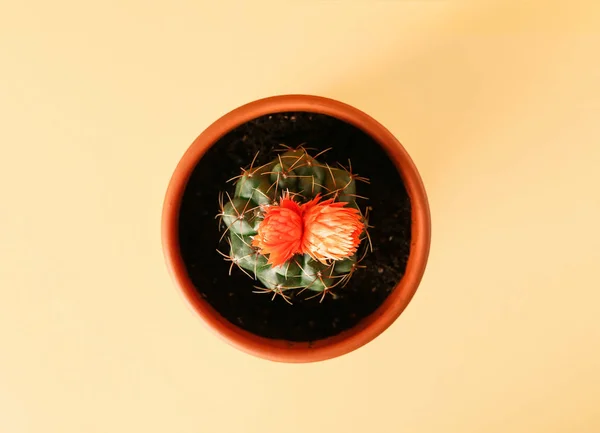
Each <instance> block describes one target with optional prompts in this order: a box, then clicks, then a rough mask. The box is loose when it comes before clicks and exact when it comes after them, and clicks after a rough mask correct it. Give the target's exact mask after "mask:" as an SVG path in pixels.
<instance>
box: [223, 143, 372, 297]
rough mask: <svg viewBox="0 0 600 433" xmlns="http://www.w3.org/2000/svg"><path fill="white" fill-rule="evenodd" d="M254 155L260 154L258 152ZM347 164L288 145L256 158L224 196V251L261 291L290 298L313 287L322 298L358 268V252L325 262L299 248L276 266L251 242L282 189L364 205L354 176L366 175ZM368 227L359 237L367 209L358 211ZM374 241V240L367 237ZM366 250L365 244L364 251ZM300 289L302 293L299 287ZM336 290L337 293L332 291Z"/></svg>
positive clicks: (303, 197)
mask: <svg viewBox="0 0 600 433" xmlns="http://www.w3.org/2000/svg"><path fill="white" fill-rule="evenodd" d="M255 159H256V158H255ZM351 170H352V169H351V166H350V168H349V169H345V168H344V167H342V166H340V167H339V168H334V167H330V166H329V165H327V164H321V163H320V162H318V161H317V160H316V159H315V158H314V157H312V156H310V155H309V154H308V152H307V151H306V149H304V148H303V147H299V148H296V149H288V150H287V151H285V152H283V153H282V154H279V155H278V157H277V158H276V159H274V160H273V161H271V162H270V163H268V164H265V165H263V166H260V167H254V161H253V162H252V164H251V165H250V167H249V168H248V169H245V170H243V171H242V173H241V174H240V175H239V176H237V177H236V178H234V179H232V180H235V192H234V195H233V197H231V196H230V195H229V194H226V198H227V199H226V200H224V197H222V198H221V203H220V213H219V215H218V216H220V217H221V222H222V224H221V227H224V228H225V230H224V233H223V236H228V244H229V251H228V253H227V254H225V253H222V255H224V256H225V257H226V258H227V260H229V261H231V266H232V267H233V265H236V266H237V267H239V268H240V269H241V270H242V271H243V272H245V273H246V274H247V275H249V276H250V277H251V278H253V279H255V280H258V281H259V282H260V283H262V285H263V286H262V287H261V286H256V289H257V292H259V293H272V294H273V297H275V296H277V295H281V296H282V297H283V298H284V299H285V300H286V301H288V302H289V299H290V298H289V296H288V295H287V294H286V292H288V293H289V291H291V290H298V291H299V292H301V291H304V290H310V291H312V292H314V293H315V295H313V296H311V297H315V296H319V295H321V296H320V297H321V300H322V299H323V298H324V297H325V295H326V294H327V293H330V294H332V295H333V292H331V289H333V288H335V287H342V286H344V285H345V284H346V283H347V282H348V280H349V279H350V277H351V276H352V274H353V273H354V272H355V271H356V270H357V269H358V268H360V267H361V266H360V264H359V262H360V259H359V257H358V254H359V253H358V252H357V253H356V254H354V255H353V256H351V257H345V258H343V259H340V260H337V261H332V262H327V263H321V262H320V261H317V260H314V259H313V258H311V256H310V255H308V254H304V255H301V254H297V255H295V256H294V257H292V258H291V259H289V260H288V261H287V262H285V263H284V264H282V265H281V266H277V267H273V266H271V265H270V264H268V263H267V262H268V259H267V257H265V256H264V255H262V254H261V253H260V251H259V250H258V249H257V248H255V247H254V246H253V245H252V240H253V237H254V236H255V235H257V233H258V230H259V227H260V224H261V222H262V220H263V218H264V209H265V206H268V205H273V204H277V203H279V201H280V198H281V197H282V196H283V194H290V195H291V196H293V197H294V198H295V200H297V201H298V202H299V203H305V202H307V201H309V200H311V199H314V198H316V197H322V198H323V199H334V201H336V202H338V201H341V202H346V203H347V205H346V206H347V207H353V208H355V209H358V210H359V211H360V207H359V206H358V205H357V203H356V199H357V198H358V197H359V196H357V195H356V181H364V182H368V181H367V179H365V178H363V177H360V176H357V175H356V174H354V173H352V171H351ZM360 215H361V219H362V220H363V222H364V226H365V230H364V232H363V233H362V234H361V240H362V239H363V238H365V237H368V232H367V230H366V228H367V227H368V225H367V221H366V214H364V213H362V212H361V213H360ZM369 244H370V243H369ZM364 252H365V253H366V250H365V251H364ZM299 292H298V293H299ZM334 296H335V295H334Z"/></svg>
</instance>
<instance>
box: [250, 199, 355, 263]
mask: <svg viewBox="0 0 600 433" xmlns="http://www.w3.org/2000/svg"><path fill="white" fill-rule="evenodd" d="M319 201H320V196H318V195H317V197H315V198H314V199H313V200H311V201H309V202H307V203H304V204H302V205H299V204H298V203H296V202H295V201H294V199H293V198H290V196H289V194H286V195H285V196H283V197H282V199H281V201H280V204H279V205H272V206H268V207H266V209H265V217H264V220H263V221H262V222H261V223H260V225H259V227H258V234H257V235H256V236H255V237H254V240H253V241H252V245H253V246H254V247H257V248H259V250H260V252H261V254H264V255H268V256H269V259H268V263H269V264H271V265H272V266H280V265H283V264H284V263H285V262H287V261H288V260H290V259H291V258H292V257H293V256H294V255H296V254H308V255H309V256H310V257H312V258H313V259H314V260H317V261H319V262H321V263H323V264H327V263H329V262H330V261H332V260H342V259H344V258H347V257H350V256H351V255H353V254H354V253H355V252H356V250H357V248H358V245H359V244H360V234H361V233H362V231H363V230H364V224H363V222H362V220H361V215H360V213H359V211H358V210H356V209H354V208H347V207H345V206H346V205H347V203H345V202H334V199H329V200H325V201H322V202H319Z"/></svg>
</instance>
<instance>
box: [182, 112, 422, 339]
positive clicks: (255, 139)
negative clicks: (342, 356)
mask: <svg viewBox="0 0 600 433" xmlns="http://www.w3.org/2000/svg"><path fill="white" fill-rule="evenodd" d="M357 173H360V176H359V175H358V174H357ZM228 181H229V182H228ZM219 202H220V209H218V207H219V206H217V203H219ZM319 206H321V208H319ZM216 211H218V212H219V217H220V218H219V219H218V220H217V221H215V219H214V215H215V213H216ZM269 211H271V213H272V215H270V216H268V212H269ZM338 213H339V216H338ZM410 214H411V208H410V200H409V198H408V196H407V193H406V190H405V188H404V184H403V183H402V179H401V177H400V176H399V174H398V173H397V171H396V169H395V167H394V165H393V164H392V163H391V162H390V161H389V159H388V158H387V154H386V153H385V152H384V151H383V150H382V149H381V148H380V147H379V145H378V144H377V143H375V142H374V141H373V140H372V139H371V138H370V137H369V136H367V135H366V134H364V133H363V132H362V131H360V130H358V129H357V128H355V127H353V126H351V125H348V124H346V123H344V122H341V121H339V120H337V119H334V118H331V117H328V116H325V115H319V114H313V113H280V114H273V115H268V116H263V117H260V118H258V119H255V120H253V121H251V122H248V123H246V124H244V125H242V126H240V127H238V128H236V129H235V130H233V131H231V132H230V133H228V134H227V135H225V136H224V137H222V138H221V139H220V140H219V141H218V142H217V143H215V145H214V146H213V147H212V148H211V149H209V150H208V151H207V153H206V154H205V155H204V156H203V158H202V159H201V160H200V162H199V163H198V165H197V167H196V169H195V170H194V172H193V173H192V176H191V178H190V180H189V182H188V186H187V188H186V192H185V194H184V197H183V202H182V207H181V211H180V244H181V252H182V256H183V259H184V262H185V263H186V268H187V271H188V273H189V275H190V277H191V279H192V281H193V282H194V284H195V286H196V287H197V289H198V292H199V293H200V294H201V295H202V296H203V297H204V298H205V299H206V300H207V301H208V302H209V303H210V304H211V305H213V307H214V308H215V309H216V310H218V311H219V312H220V314H222V315H223V316H224V317H225V318H227V319H228V320H230V321H231V322H233V323H234V324H236V325H238V326H240V327H242V328H244V329H246V330H248V331H250V332H253V333H255V334H257V335H260V336H264V337H268V338H281V339H286V340H290V341H313V340H316V339H321V338H326V337H329V336H332V335H335V334H337V333H339V332H341V331H343V330H345V329H348V328H350V327H352V326H354V325H355V324H356V323H357V322H358V321H359V320H360V319H362V318H364V317H365V316H367V315H369V314H370V313H372V312H373V311H374V310H375V309H376V308H377V307H378V306H379V305H380V304H381V303H382V302H383V301H384V300H385V298H386V297H387V295H388V294H389V293H390V291H391V290H392V289H393V288H394V286H395V285H396V284H397V283H398V281H399V280H400V279H401V277H402V275H403V273H404V270H405V268H406V261H407V259H408V255H409V252H410ZM266 215H267V216H266ZM282 215H287V217H286V218H287V219H285V218H284V219H283V220H282ZM311 215H312V216H311ZM269 218H270V220H269ZM302 218H308V219H310V221H311V222H312V223H313V226H308V225H307V224H308V223H307V222H306V221H304V220H303V219H302ZM319 218H321V219H319ZM265 221H266V224H265V225H263V227H262V229H261V223H263V222H265ZM281 221H284V225H285V227H284V226H281ZM338 221H340V222H343V223H341V224H337V222H338ZM275 223H277V224H279V226H281V227H278V226H277V225H275ZM336 225H337V226H339V228H337V229H336ZM306 227H308V229H306ZM311 227H313V228H314V229H311ZM344 227H348V229H347V230H346V231H347V233H345V232H344ZM269 230H271V231H273V230H275V231H277V230H280V231H281V232H280V233H279V232H278V233H276V234H277V239H284V240H285V242H287V243H285V242H284V243H283V244H281V245H279V244H272V243H271V244H270V243H269V242H268V239H273V238H274V237H273V236H270V235H272V233H270V232H269ZM295 230H296V231H297V234H295ZM303 230H306V231H307V233H304V232H303ZM311 230H312V231H311ZM328 230H330V231H331V233H334V232H335V233H336V234H335V235H334V236H333V238H334V239H335V240H336V242H334V243H331V244H329V245H328V243H327V239H328V238H329V239H330V238H331V236H328V233H329V232H327V231H328ZM288 235H289V236H288ZM269 236H270V237H269ZM286 236H287V237H286ZM335 236H337V238H335ZM288 237H289V240H286V239H287V238H288ZM215 249H218V250H220V251H221V255H222V256H225V260H223V257H222V256H220V255H219V254H218V253H217V251H216V250H215ZM371 249H372V251H371ZM261 252H262V253H266V252H269V253H270V254H261ZM271 264H276V265H278V266H271ZM261 294H262V295H261ZM265 294H266V295H267V296H265ZM289 304H293V305H289Z"/></svg>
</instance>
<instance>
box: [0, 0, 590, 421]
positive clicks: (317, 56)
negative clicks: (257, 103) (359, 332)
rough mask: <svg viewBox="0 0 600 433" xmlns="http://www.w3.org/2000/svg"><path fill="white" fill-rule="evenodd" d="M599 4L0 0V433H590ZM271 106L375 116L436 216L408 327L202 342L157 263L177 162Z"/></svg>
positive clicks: (402, 322) (203, 335)
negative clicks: (301, 346)
mask: <svg viewBox="0 0 600 433" xmlns="http://www.w3.org/2000/svg"><path fill="white" fill-rule="evenodd" d="M599 9H600V5H599V4H598V3H597V2H593V1H591V2H589V3H581V2H576V1H564V2H548V1H544V2H539V3H534V2H521V3H520V4H519V3H516V2H515V3H511V2H506V1H499V2H496V1H488V2H485V1H477V2H471V3H464V2H459V1H435V0H422V1H403V0H397V1H393V0H388V1H374V0H373V1H364V2H363V1H352V0H346V1H331V0H329V1H328V0H322V1H315V0H312V1H293V2H289V1H277V2H259V1H249V2H244V3H242V2H237V3H235V2H220V1H209V2H204V3H203V2H198V1H191V0H190V1H187V2H186V1H181V0H175V1H161V2H154V1H150V2H148V1H141V0H139V1H134V0H124V1H121V0H111V1H105V2H81V1H75V0H72V1H68V0H56V1H42V0H33V1H16V0H13V1H11V0H5V1H2V2H1V3H0V62H1V63H0V146H1V153H0V185H1V196H0V432H3V433H4V432H6V433H21V432H44V433H59V432H60V433H76V432H77V433H83V432H85V433H95V432H103V433H104V432H145V433H152V432H157V433H158V432H176V433H188V432H203V433H204V432H227V433H229V432H240V433H245V432H249V433H254V432H261V433H263V432H274V433H275V432H276V433H296V432H297V433H300V432H302V433H306V432H310V433H320V432H328V433H329V432H349V433H352V432H365V431H369V432H371V431H372V432H376V433H387V432H394V433H396V432H402V433H438V432H444V433H454V432H456V433H470V432H486V433H495V432H498V433H501V432H502V433H504V432H511V433H520V432H523V433H531V432H534V433H537V432H543V433H555V432H556V433H558V432H582V433H587V432H590V433H591V432H594V433H597V432H600V277H599V275H600V268H599V262H600V10H599ZM282 93H312V94H319V95H323V96H329V97H333V98H336V99H340V100H342V101H344V102H347V103H350V104H352V105H355V106H356V107H358V108H360V109H362V110H364V111H366V112H367V113H369V114H371V115H372V116H373V117H375V118H376V119H378V120H379V121H381V122H382V123H383V124H384V125H386V126H387V127H388V128H389V129H390V130H391V131H392V132H393V133H394V134H396V135H397V137H398V138H399V139H400V140H401V141H402V142H403V144H404V145H405V147H406V149H407V150H408V151H409V153H410V154H411V155H412V156H413V158H414V161H415V163H416V164H417V166H418V168H419V169H420V171H421V174H422V176H423V179H424V182H425V185H426V187H427V190H428V193H429V198H430V202H431V211H432V218H433V220H432V221H433V240H432V250H431V256H430V261H429V266H428V269H427V272H426V274H425V277H424V279H423V283H422V285H421V286H420V288H419V290H418V292H417V294H416V296H415V298H414V300H413V302H412V303H411V304H410V305H409V307H408V309H407V310H406V311H405V313H404V314H403V315H402V316H401V318H400V319H399V320H398V321H397V322H396V323H395V324H394V325H393V326H392V327H391V328H390V329H389V330H388V331H387V332H386V333H384V334H383V335H382V336H381V337H379V338H378V339H377V340H375V341H374V342H372V343H371V344H369V345H367V346H365V347H363V348H362V349H360V350H358V351H356V352H354V353H352V354H350V355H347V356H345V357H342V358H338V359H335V360H332V361H328V362H324V363H318V364H310V365H285V364H274V363H269V362H266V361H262V360H259V359H255V358H251V357H249V356H246V355H245V354H243V353H240V352H238V351H236V350H234V349H232V348H230V347H229V346H227V345H226V344H223V343H222V342H221V341H220V340H218V339H217V338H216V337H213V335H212V334H211V333H210V332H209V331H207V330H206V329H205V328H204V327H203V326H202V325H201V322H200V321H199V320H198V319H197V317H195V316H194V314H193V313H192V312H191V311H190V310H189V309H188V308H187V306H186V304H185V303H184V302H183V300H182V298H181V297H180V296H179V295H178V293H177V292H176V290H175V289H174V287H173V285H172V283H171V281H170V279H169V277H168V274H167V272H166V269H165V266H164V264H163V257H162V252H161V249H160V236H159V226H160V213H161V205H162V200H163V195H164V192H165V189H166V186H167V183H168V181H169V178H170V176H171V173H172V171H173V169H174V168H175V165H176V164H177V162H178V160H179V158H180V157H181V156H182V154H183V152H184V151H185V150H186V148H187V146H188V145H189V144H190V143H191V141H192V140H193V139H194V138H195V137H196V136H197V135H198V134H199V133H200V132H201V131H202V130H203V129H204V128H205V127H206V126H208V124H209V123H211V122H212V121H213V120H215V119H216V118H218V117H219V116H221V115H222V114H224V113H225V112H227V111H229V110H230V109H233V108H235V107H236V106H238V105H240V104H243V103H245V102H249V101H251V100H253V99H257V98H261V97H264V96H270V95H274V94H282ZM207 248H212V246H210V245H209V246H207Z"/></svg>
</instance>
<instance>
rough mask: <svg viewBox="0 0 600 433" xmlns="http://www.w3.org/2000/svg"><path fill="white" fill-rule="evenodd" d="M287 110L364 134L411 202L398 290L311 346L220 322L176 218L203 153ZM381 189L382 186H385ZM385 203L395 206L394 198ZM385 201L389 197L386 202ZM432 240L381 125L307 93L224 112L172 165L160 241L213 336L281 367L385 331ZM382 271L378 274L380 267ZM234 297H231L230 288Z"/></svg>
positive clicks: (410, 176)
mask: <svg viewBox="0 0 600 433" xmlns="http://www.w3.org/2000/svg"><path fill="white" fill-rule="evenodd" d="M290 112H298V113H314V114H315V115H326V116H329V117H331V118H335V119H337V120H336V121H342V122H344V123H345V124H348V125H351V126H352V127H353V128H357V129H358V130H360V131H361V134H364V135H365V136H369V137H370V138H369V139H371V140H372V141H373V142H374V143H376V145H375V146H377V145H378V147H379V148H380V150H381V149H382V150H381V153H382V154H384V155H386V158H387V159H388V160H389V161H391V164H390V167H392V171H393V172H394V173H395V176H397V177H398V178H399V179H401V182H403V184H404V187H405V196H406V197H407V201H408V200H409V201H410V208H409V209H410V210H409V215H408V217H407V220H408V221H409V224H410V226H409V229H408V232H409V233H410V240H409V241H407V245H409V246H408V247H407V253H406V254H405V255H406V261H405V269H404V272H403V275H402V277H401V278H400V279H399V281H397V283H395V285H393V284H392V286H391V287H390V289H389V291H388V294H386V297H385V298H384V300H382V302H381V304H380V305H379V306H378V307H377V308H376V309H375V310H374V311H373V312H372V313H370V314H368V315H367V316H365V317H362V318H361V319H360V320H359V321H358V322H357V323H356V324H354V325H352V327H350V328H349V329H345V330H343V331H341V332H339V333H337V334H335V335H332V336H329V337H325V338H321V339H314V340H311V341H298V340H295V341H292V340H289V339H288V340H286V339H282V338H267V337H265V336H261V335H257V333H254V332H250V331H248V330H246V329H244V327H243V326H240V324H239V323H235V321H232V320H228V319H227V318H225V317H224V314H223V311H222V309H223V308H226V307H223V308H221V311H219V310H218V309H217V308H215V307H214V305H213V304H211V302H209V299H207V297H206V296H203V294H202V291H201V290H199V288H200V289H202V287H199V283H198V281H196V283H194V281H193V278H191V277H190V272H189V270H190V269H189V266H188V265H189V264H186V258H185V254H183V253H182V251H183V250H184V248H183V246H182V238H181V233H180V232H181V227H180V225H181V224H182V222H181V221H182V220H181V216H180V212H181V209H182V202H183V200H184V196H185V194H186V188H187V185H188V183H191V181H190V179H191V176H192V174H193V173H194V170H195V168H196V167H197V166H198V164H199V162H200V161H201V160H202V159H203V158H204V157H205V156H206V155H207V151H209V149H211V148H212V147H213V146H214V145H215V143H217V142H219V140H221V139H222V138H223V137H224V136H226V135H227V134H229V133H231V132H232V131H234V130H235V129H236V128H238V127H240V125H244V124H246V123H247V122H250V121H252V120H253V119H257V118H261V116H269V115H275V114H276V113H290ZM286 118H287V117H286ZM335 119H334V120H335ZM249 162H250V161H248V163H249ZM392 164H393V166H392ZM214 165H218V162H217V163H216V164H215V163H213V164H212V167H213V169H214ZM394 167H395V170H394ZM398 174H399V176H398ZM378 187H380V188H385V185H384V186H378ZM390 197H392V198H391V200H393V197H394V196H390ZM389 200H390V199H389V198H388V199H387V201H388V202H389ZM206 212H209V213H211V214H212V215H213V216H214V213H216V203H215V208H212V209H207V210H204V211H203V214H206ZM207 221H208V220H207ZM203 224H204V223H203ZM212 231H216V228H215V227H213V226H211V227H207V228H205V231H204V232H202V233H204V234H202V233H200V234H199V235H198V236H199V237H198V239H199V240H203V239H206V233H212ZM430 236H431V235H430V214H429V206H428V202H427V197H426V194H425V189H424V187H423V183H422V181H421V178H420V176H419V173H418V172H417V169H416V168H415V166H414V164H413V162H412V160H411V158H410V157H409V155H408V153H407V152H406V150H405V149H404V148H403V147H402V145H401V144H400V142H399V141H398V140H397V139H396V138H395V137H394V136H393V135H392V134H391V133H390V132H389V131H388V130H387V129H386V128H385V127H383V126H382V125H381V124H379V123H378V122H377V121H375V120H374V119H373V118H371V117H369V116H368V115H367V114H365V113H363V112H361V111H359V110H358V109H356V108H354V107H352V106H349V105H347V104H344V103H342V102H338V101H335V100H332V99H327V98H323V97H317V96H308V95H284V96H275V97H270V98H265V99H261V100H258V101H254V102H251V103H248V104H246V105H243V106H241V107H239V108H237V109H235V110H233V111H231V112H229V113H228V114H225V115H224V116H223V117H221V118H220V119H218V120H217V121H216V122H214V123H213V124H212V125H210V126H209V127H208V128H207V129H206V130H205V131H204V132H202V133H201V134H200V135H199V136H198V137H197V138H196V140H195V141H194V142H193V143H192V145H191V146H190V147H189V148H188V150H187V152H186V153H185V154H184V155H183V157H182V159H181V161H180V162H179V164H178V165H177V167H176V169H175V172H174V173H173V176H172V179H171V181H170V184H169V186H168V190H167V193H166V198H165V201H164V208H163V215H162V243H163V250H164V255H165V259H166V263H167V267H168V269H169V271H170V273H171V275H172V277H173V279H174V282H175V285H176V286H177V288H178V289H179V290H180V291H181V293H182V294H183V295H184V298H185V299H186V300H187V301H188V303H189V305H191V307H192V309H193V310H194V311H195V312H196V313H197V314H198V316H199V317H200V318H201V319H202V320H203V322H204V323H205V324H206V325H208V327H209V328H210V329H211V330H212V331H214V332H215V333H216V334H217V335H219V336H220V337H222V338H223V339H224V340H225V341H227V342H228V343H229V344H231V345H233V346H234V347H236V348H238V349H240V350H242V351H245V352H247V353H249V354H252V355H255V356H258V357H262V358H265V359H269V360H273V361H279V362H314V361H322V360H326V359H330V358H334V357H337V356H340V355H344V354H346V353H349V352H351V351H353V350H355V349H358V348H359V347H361V346H363V345H365V344H366V343H368V342H370V341H371V340H373V339H374V338H375V337H377V336H378V335H379V334H381V333H382V332H383V331H385V330H386V329H387V328H388V327H389V326H390V325H391V324H392V323H393V322H394V321H395V320H396V319H397V318H398V316H400V314H401V313H402V311H403V310H404V309H405V308H406V306H407V305H408V303H409V302H410V300H411V299H412V297H413V295H414V294H415V292H416V290H417V287H418V285H419V283H420V281H421V277H422V275H423V273H424V270H425V266H426V262H427V258H428V254H429V245H430ZM390 238H391V237H390ZM215 248H216V245H212V244H210V242H208V245H207V246H206V249H207V251H208V250H210V251H211V254H212V252H214V250H215ZM214 254H216V253H214ZM203 272H204V273H207V272H211V269H210V268H206V269H205V270H204V271H203ZM380 272H383V271H382V270H381V269H380ZM209 277H210V276H206V279H205V280H203V281H205V283H206V284H208V282H210V281H211V280H210V278H209ZM219 278H220V276H219ZM213 281H214V279H213ZM219 281H228V280H219ZM232 281H233V280H232ZM220 284H222V285H224V284H223V283H220ZM200 285H201V284H200ZM223 290H225V289H223ZM364 290H369V287H365V288H364ZM373 290H375V288H373ZM232 293H233V294H235V288H234V291H233V292H232ZM230 295H231V293H230ZM256 296H261V295H256ZM221 305H226V304H221ZM290 308H293V307H290ZM290 311H291V310H290ZM240 323H242V322H241V321H240ZM307 326H308V325H307Z"/></svg>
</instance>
